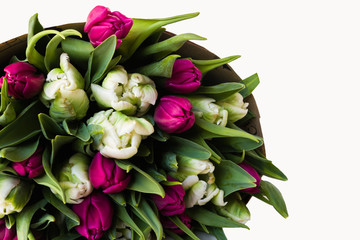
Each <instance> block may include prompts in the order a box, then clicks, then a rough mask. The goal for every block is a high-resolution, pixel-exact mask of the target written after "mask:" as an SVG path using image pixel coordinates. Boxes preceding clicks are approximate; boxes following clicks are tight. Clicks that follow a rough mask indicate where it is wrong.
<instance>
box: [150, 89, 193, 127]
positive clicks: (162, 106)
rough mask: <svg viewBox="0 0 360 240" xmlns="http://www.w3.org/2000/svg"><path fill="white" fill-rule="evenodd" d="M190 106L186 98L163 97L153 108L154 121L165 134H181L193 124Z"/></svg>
mask: <svg viewBox="0 0 360 240" xmlns="http://www.w3.org/2000/svg"><path fill="white" fill-rule="evenodd" d="M191 109H192V105H191V103H190V102H189V100H187V99H186V98H182V97H177V96H165V97H162V98H161V99H160V102H159V104H158V105H157V106H156V108H155V113H154V121H155V123H156V124H157V126H158V127H159V128H160V129H161V130H163V131H165V132H167V133H182V132H185V131H186V130H188V129H190V128H191V127H192V126H193V125H194V123H195V116H194V113H192V112H191Z"/></svg>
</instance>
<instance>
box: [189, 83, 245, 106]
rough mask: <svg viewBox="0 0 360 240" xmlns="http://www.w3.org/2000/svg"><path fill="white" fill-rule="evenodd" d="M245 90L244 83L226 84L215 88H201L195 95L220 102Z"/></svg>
mask: <svg viewBox="0 0 360 240" xmlns="http://www.w3.org/2000/svg"><path fill="white" fill-rule="evenodd" d="M244 88H245V85H244V84H242V83H237V82H226V83H220V84H217V85H213V86H200V87H199V88H198V90H196V91H195V92H194V94H200V95H206V96H208V97H210V98H213V99H215V100H216V101H220V100H222V99H225V98H227V97H229V96H231V95H233V94H234V93H237V92H239V91H240V90H242V89H244Z"/></svg>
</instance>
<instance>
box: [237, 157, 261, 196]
mask: <svg viewBox="0 0 360 240" xmlns="http://www.w3.org/2000/svg"><path fill="white" fill-rule="evenodd" d="M239 166H240V167H242V168H243V169H244V170H245V171H246V172H247V173H249V174H250V175H251V176H252V177H253V178H255V180H256V182H255V184H256V187H251V188H245V189H242V190H241V191H243V192H247V193H258V192H260V190H259V188H258V186H259V185H260V181H261V177H260V175H259V174H258V173H257V172H256V170H255V169H254V168H253V167H252V166H251V165H250V164H248V163H246V162H242V163H240V164H239Z"/></svg>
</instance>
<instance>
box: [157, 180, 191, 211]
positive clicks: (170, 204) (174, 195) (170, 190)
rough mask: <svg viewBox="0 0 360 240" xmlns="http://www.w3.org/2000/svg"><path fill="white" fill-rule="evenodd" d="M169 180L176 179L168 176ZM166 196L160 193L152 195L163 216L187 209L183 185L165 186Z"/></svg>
mask: <svg viewBox="0 0 360 240" xmlns="http://www.w3.org/2000/svg"><path fill="white" fill-rule="evenodd" d="M168 181H176V180H175V179H174V178H172V177H168ZM164 190H165V197H164V198H162V197H161V196H159V195H155V194H153V195H151V197H152V200H153V201H154V203H155V205H156V207H157V208H158V210H159V212H160V213H161V214H162V215H163V216H172V215H178V214H182V213H183V212H184V211H185V203H184V196H185V190H184V188H183V187H182V185H170V186H164Z"/></svg>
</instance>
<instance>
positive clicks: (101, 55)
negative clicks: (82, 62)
mask: <svg viewBox="0 0 360 240" xmlns="http://www.w3.org/2000/svg"><path fill="white" fill-rule="evenodd" d="M115 47H116V36H115V35H111V36H110V37H108V38H107V39H106V40H105V41H104V42H102V43H101V44H100V45H99V46H97V47H96V48H95V49H94V51H93V52H91V54H90V59H89V62H88V72H87V73H86V77H88V78H89V80H90V82H88V81H86V86H85V89H88V87H89V86H90V83H98V82H100V80H101V78H102V76H103V75H104V74H105V72H106V71H107V69H108V66H109V64H110V62H111V60H112V58H113V56H114V53H115Z"/></svg>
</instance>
